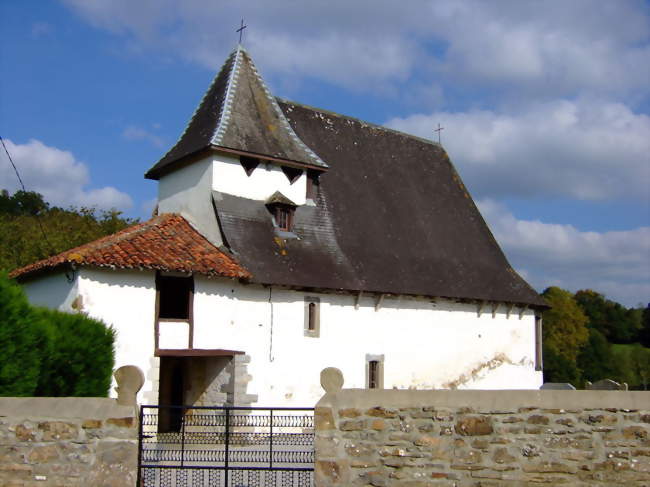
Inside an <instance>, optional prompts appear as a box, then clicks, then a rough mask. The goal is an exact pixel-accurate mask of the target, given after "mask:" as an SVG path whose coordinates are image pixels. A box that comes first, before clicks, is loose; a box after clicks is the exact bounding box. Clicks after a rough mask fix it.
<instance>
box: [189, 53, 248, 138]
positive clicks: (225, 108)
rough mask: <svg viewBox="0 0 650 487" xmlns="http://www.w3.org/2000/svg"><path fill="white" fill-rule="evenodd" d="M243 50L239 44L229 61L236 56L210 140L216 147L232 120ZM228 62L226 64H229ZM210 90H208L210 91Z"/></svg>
mask: <svg viewBox="0 0 650 487" xmlns="http://www.w3.org/2000/svg"><path fill="white" fill-rule="evenodd" d="M243 50H244V47H243V46H242V45H241V44H238V45H237V47H236V48H235V50H234V51H233V52H232V53H230V55H229V56H228V60H230V58H231V57H232V56H233V55H234V62H233V63H232V67H231V68H230V74H229V75H228V81H227V82H226V85H227V88H226V94H225V96H224V97H223V104H222V105H221V110H220V112H219V117H218V119H217V126H216V127H215V129H214V133H213V134H212V137H211V138H210V143H211V144H214V145H221V138H222V137H223V134H224V132H225V131H226V128H227V127H228V121H229V120H230V109H231V108H232V98H233V95H234V92H235V90H236V89H237V80H238V78H239V63H240V59H241V53H242V52H243ZM228 60H227V61H226V62H228ZM222 69H223V68H222ZM218 77H219V75H218V74H217V76H215V78H214V79H215V80H216V79H217V78H218ZM213 83H214V81H213ZM211 87H212V84H211V85H210V88H211ZM210 88H208V91H210ZM206 94H207V92H206ZM201 103H203V100H201ZM200 105H201V104H199V106H200ZM197 110H198V108H197Z"/></svg>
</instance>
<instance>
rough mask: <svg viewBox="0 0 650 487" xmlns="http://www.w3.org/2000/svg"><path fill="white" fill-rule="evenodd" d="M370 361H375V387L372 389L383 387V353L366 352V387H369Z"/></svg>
mask: <svg viewBox="0 0 650 487" xmlns="http://www.w3.org/2000/svg"><path fill="white" fill-rule="evenodd" d="M370 362H377V387H373V389H383V388H384V354H383V353H382V354H381V355H378V354H370V353H367V354H366V374H365V375H366V389H370Z"/></svg>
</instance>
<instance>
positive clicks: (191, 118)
mask: <svg viewBox="0 0 650 487" xmlns="http://www.w3.org/2000/svg"><path fill="white" fill-rule="evenodd" d="M237 51H238V48H235V49H233V50H232V51H231V52H230V54H228V57H227V58H226V60H225V61H224V63H223V64H222V65H221V69H219V71H217V74H216V75H215V76H214V77H213V78H212V81H211V82H210V85H209V86H208V89H207V90H205V93H203V96H202V97H201V100H200V101H199V103H198V104H197V105H196V108H195V109H194V111H193V112H192V116H191V117H190V118H189V120H188V121H187V123H186V124H185V128H184V129H183V131H182V132H181V135H180V136H179V137H178V139H176V142H174V143H173V144H172V146H171V147H170V148H169V150H168V151H167V152H165V153H164V154H163V156H162V157H160V159H158V161H162V160H163V159H165V157H167V156H168V155H169V153H170V152H172V151H173V150H174V149H175V148H176V146H177V145H178V144H179V142H180V141H181V140H182V139H183V137H184V136H185V134H186V133H187V131H188V129H189V128H190V125H192V121H193V120H194V117H196V114H197V112H198V111H199V110H200V108H201V107H202V106H203V102H204V101H205V99H206V97H207V96H208V94H209V93H210V92H211V91H212V88H213V86H214V84H215V83H216V82H217V80H218V79H219V74H221V72H222V71H223V70H224V69H225V68H226V66H227V65H228V64H230V62H231V57H232V56H233V55H234V54H236V53H237ZM224 104H225V100H224ZM221 110H222V112H223V107H222V108H221ZM219 117H221V113H219ZM153 167H155V164H154V166H153ZM153 167H152V168H151V169H153ZM151 169H149V171H150V170H151Z"/></svg>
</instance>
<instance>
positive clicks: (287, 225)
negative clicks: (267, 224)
mask: <svg viewBox="0 0 650 487" xmlns="http://www.w3.org/2000/svg"><path fill="white" fill-rule="evenodd" d="M294 211H295V208H291V207H290V206H280V205H276V206H275V208H274V215H273V216H274V217H275V224H276V225H277V226H278V228H279V229H280V230H284V231H285V232H290V231H291V228H292V226H293V212H294Z"/></svg>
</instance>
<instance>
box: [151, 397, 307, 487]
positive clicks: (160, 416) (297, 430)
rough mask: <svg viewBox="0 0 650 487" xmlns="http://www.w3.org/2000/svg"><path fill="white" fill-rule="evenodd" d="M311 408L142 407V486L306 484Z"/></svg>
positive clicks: (276, 486) (280, 486)
mask: <svg viewBox="0 0 650 487" xmlns="http://www.w3.org/2000/svg"><path fill="white" fill-rule="evenodd" d="M313 413H314V410H313V408H253V407H200V406H141V408H140V429H139V451H138V486H140V487H172V486H174V487H175V486H179V487H203V486H206V487H262V486H274V487H303V486H305V487H309V486H312V485H313V477H314V414H313Z"/></svg>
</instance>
